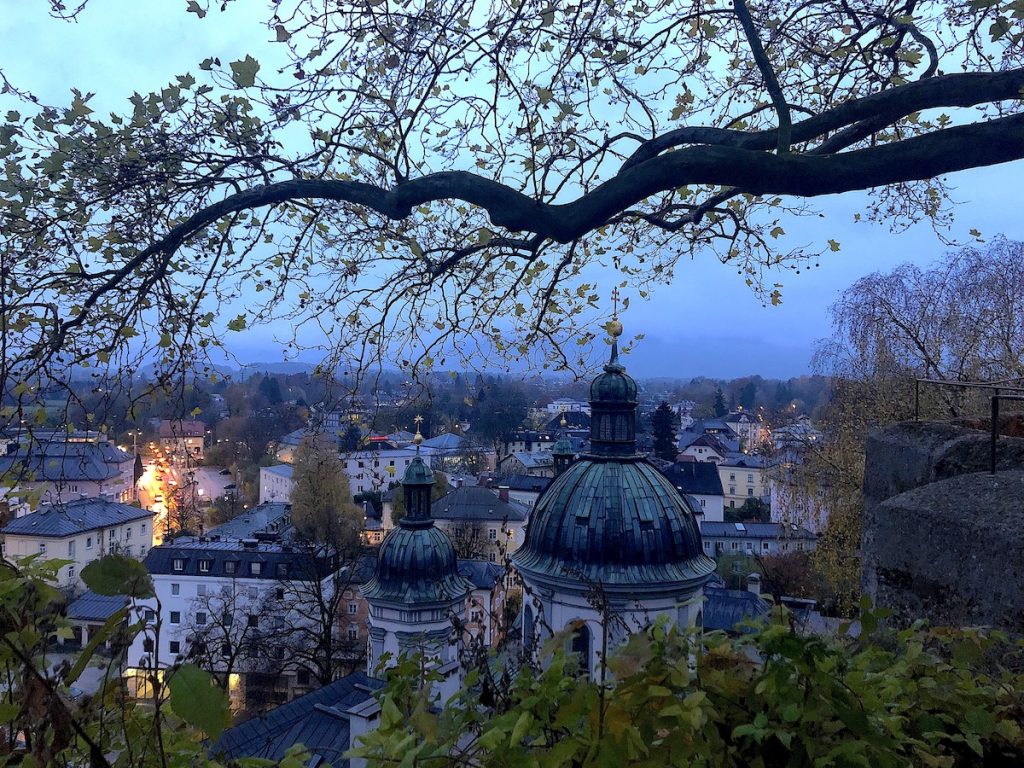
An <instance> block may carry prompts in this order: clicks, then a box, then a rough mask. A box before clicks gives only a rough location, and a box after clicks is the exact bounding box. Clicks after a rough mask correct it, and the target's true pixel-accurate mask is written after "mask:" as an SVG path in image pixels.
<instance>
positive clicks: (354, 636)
mask: <svg viewBox="0 0 1024 768" xmlns="http://www.w3.org/2000/svg"><path fill="white" fill-rule="evenodd" d="M348 639H349V640H358V639H359V630H358V629H356V628H355V627H349V628H348Z"/></svg>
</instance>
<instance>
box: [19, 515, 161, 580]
mask: <svg viewBox="0 0 1024 768" xmlns="http://www.w3.org/2000/svg"><path fill="white" fill-rule="evenodd" d="M0 535H2V536H3V551H4V555H5V556H6V557H7V558H9V559H17V558H21V557H27V556H29V555H35V554H39V555H41V556H42V559H44V560H55V559H59V560H70V561H71V562H70V563H69V564H67V565H65V566H63V567H62V568H61V569H60V570H59V571H58V572H57V586H58V587H61V588H64V589H69V590H71V591H73V592H79V591H81V590H83V589H84V588H85V584H84V583H83V582H82V579H81V573H82V569H83V568H84V567H85V566H86V565H88V564H89V563H91V562H92V561H93V560H95V559H97V558H99V557H102V556H103V555H106V554H109V553H112V552H118V553H120V554H123V555H128V556H130V557H135V558H138V559H140V560H141V559H142V558H144V557H145V556H146V554H147V553H148V552H149V550H150V548H151V547H152V546H153V512H152V511H150V510H148V509H141V508H140V507H132V506H129V505H127V504H121V503H118V502H115V501H110V500H109V499H76V500H75V501H69V502H67V503H66V504H52V505H48V506H44V507H41V508H40V509H38V510H37V511H35V512H32V513H31V514H28V515H25V516H24V517H19V518H17V519H15V520H12V521H11V522H10V523H8V524H7V525H6V526H4V528H3V529H2V530H0Z"/></svg>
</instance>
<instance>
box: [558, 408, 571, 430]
mask: <svg viewBox="0 0 1024 768" xmlns="http://www.w3.org/2000/svg"><path fill="white" fill-rule="evenodd" d="M558 423H559V424H560V425H561V426H562V429H565V428H566V427H567V426H569V422H568V421H566V420H565V408H563V409H562V420H561V421H560V422H558Z"/></svg>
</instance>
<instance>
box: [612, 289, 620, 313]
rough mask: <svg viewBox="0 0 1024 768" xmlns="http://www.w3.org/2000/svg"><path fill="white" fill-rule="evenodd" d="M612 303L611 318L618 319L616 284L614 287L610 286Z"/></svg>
mask: <svg viewBox="0 0 1024 768" xmlns="http://www.w3.org/2000/svg"><path fill="white" fill-rule="evenodd" d="M612 305H613V306H614V309H613V310H612V320H618V319H619V289H618V286H616V287H615V288H612Z"/></svg>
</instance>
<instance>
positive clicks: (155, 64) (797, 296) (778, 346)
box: [0, 0, 1024, 377]
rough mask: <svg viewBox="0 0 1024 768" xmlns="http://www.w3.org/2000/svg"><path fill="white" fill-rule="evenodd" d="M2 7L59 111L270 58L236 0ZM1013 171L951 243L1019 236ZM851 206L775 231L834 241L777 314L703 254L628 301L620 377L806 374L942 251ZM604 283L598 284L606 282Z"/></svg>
mask: <svg viewBox="0 0 1024 768" xmlns="http://www.w3.org/2000/svg"><path fill="white" fill-rule="evenodd" d="M4 5H5V7H4V13H3V14H0V39H2V40H3V41H4V50H3V53H2V54H0V67H2V68H3V69H4V71H5V73H6V74H7V76H8V78H9V79H10V80H11V81H12V82H13V83H14V84H15V85H20V86H24V87H26V88H29V89H31V90H33V91H34V92H36V93H38V94H39V95H40V96H41V97H43V99H44V100H46V101H51V102H64V101H67V99H68V98H69V89H70V88H71V87H78V88H80V89H81V90H83V91H94V92H96V94H97V96H96V97H95V99H94V100H93V101H92V102H91V104H92V106H93V107H94V108H97V109H100V110H104V111H110V110H116V111H123V110H125V109H127V104H126V101H125V99H126V98H127V97H128V96H129V95H131V93H132V92H133V91H139V92H142V93H145V92H148V91H149V90H152V89H155V88H159V87H161V86H163V85H165V84H167V83H168V82H169V81H170V80H171V79H172V78H173V76H174V75H177V74H182V73H184V72H187V71H192V72H196V71H197V69H198V68H197V64H198V62H199V61H201V60H202V59H204V58H206V57H207V56H219V57H220V58H221V60H222V61H232V60H234V59H238V58H241V57H242V56H243V55H244V54H245V53H252V54H253V55H255V56H257V58H259V59H260V60H261V62H262V63H263V67H264V70H265V71H266V70H267V69H268V68H269V67H270V66H272V60H273V57H274V56H275V54H276V51H275V48H276V47H275V46H271V45H269V44H268V43H267V42H265V41H267V40H268V39H269V36H270V34H269V32H268V31H267V30H266V29H265V28H264V27H262V25H261V24H260V19H262V18H264V15H265V13H266V3H265V2H263V0H239V2H236V3H233V4H231V5H230V6H229V9H228V12H227V13H224V14H221V13H218V12H217V11H216V10H214V11H212V12H211V13H210V16H209V17H207V18H206V19H205V20H199V19H197V18H196V17H195V16H194V15H193V14H187V13H185V12H184V8H185V5H186V3H185V0H92V2H91V3H90V5H89V6H88V7H87V9H86V10H85V12H84V13H83V14H82V15H81V17H80V19H79V21H78V22H74V23H66V22H61V21H57V20H54V19H51V18H50V17H49V16H48V15H47V13H46V8H47V6H48V4H47V3H46V2H44V1H43V0H23V1H22V2H18V3H5V4H4ZM1019 174H1020V164H1019V163H1018V164H1011V165H1004V166H997V167H993V168H984V169H978V170H975V171H968V172H964V173H960V174H957V175H955V176H953V177H950V179H949V180H950V182H951V183H952V184H953V186H954V187H955V191H954V198H955V199H957V200H958V201H960V202H961V203H962V204H961V205H960V206H959V209H958V211H957V217H956V223H955V224H954V229H953V231H952V235H953V236H955V237H956V238H958V239H959V240H960V241H963V242H967V241H970V240H971V238H970V237H969V235H968V234H967V233H968V230H969V229H971V228H972V227H974V228H977V229H979V230H981V232H982V233H983V235H984V236H986V237H989V236H992V235H995V234H997V233H1002V234H1005V235H1006V236H1007V237H1010V238H1012V239H1024V219H1022V217H1021V216H1020V215H1019V210H1020V209H1019V201H1018V199H1017V196H1016V195H1015V194H1014V192H1016V191H1017V190H1018V189H1019V187H1020V182H1019ZM864 199H865V196H863V195H861V194H847V195H840V196H831V197H827V198H820V199H818V200H816V201H812V203H813V204H814V206H815V207H817V208H818V209H819V210H820V211H821V212H822V213H824V214H825V216H824V217H823V218H817V217H811V218H808V217H802V218H794V219H791V220H784V221H782V222H781V223H782V225H783V226H784V228H785V229H786V232H787V236H786V237H787V238H788V239H787V241H786V242H787V244H789V245H792V246H796V245H802V244H808V245H820V244H823V243H825V241H826V240H827V239H829V238H834V239H835V240H838V241H840V242H841V243H842V250H841V251H840V252H839V253H835V254H828V255H827V256H825V257H823V258H822V260H821V267H820V268H816V269H812V270H810V271H803V272H802V273H801V274H800V275H795V274H793V273H792V272H790V271H786V272H784V273H783V274H781V275H780V276H779V278H778V279H779V281H780V282H782V283H783V284H784V289H783V303H782V304H781V305H780V306H778V307H762V306H761V302H760V300H759V299H758V298H757V297H756V296H755V295H754V294H753V293H752V292H751V291H750V290H749V289H748V288H747V287H746V286H745V285H744V283H743V279H742V278H741V277H739V276H738V275H737V274H736V271H735V269H730V268H729V267H726V266H722V265H721V264H719V263H718V262H717V260H716V259H715V258H714V257H711V256H708V257H706V258H698V259H696V260H695V261H693V262H690V263H687V264H685V265H681V266H680V267H679V268H678V269H677V271H676V274H677V276H676V279H675V281H674V283H673V284H672V285H668V286H661V287H660V288H658V289H656V290H655V292H654V293H653V295H652V297H651V299H650V300H649V301H647V302H641V301H640V300H638V299H637V298H636V297H634V299H633V304H632V306H631V307H630V309H629V312H628V314H627V316H626V317H625V318H624V320H625V323H626V335H627V337H628V336H629V335H630V334H631V333H640V332H642V333H644V334H645V335H646V338H645V340H644V341H643V342H642V343H641V344H639V345H638V347H637V349H636V350H635V352H634V353H633V354H632V355H631V356H630V360H629V361H628V365H629V367H630V371H631V372H633V373H634V374H636V375H640V376H680V377H688V376H695V375H707V376H715V377H718V376H721V377H732V376H741V375H745V374H753V373H758V374H761V375H763V376H791V375H799V374H801V373H805V372H808V371H809V364H810V358H811V355H812V352H813V348H814V342H815V340H817V339H820V338H823V337H825V336H827V335H828V333H829V324H828V323H829V321H828V307H829V305H830V304H831V303H832V302H833V301H834V300H835V299H836V298H837V297H838V296H840V295H841V294H842V292H843V290H844V289H846V288H847V287H848V286H849V285H850V284H851V283H852V282H853V281H854V280H856V279H857V278H859V277H861V276H863V275H866V274H869V273H871V272H875V271H879V270H882V271H886V270H889V269H891V268H892V267H893V266H895V265H896V264H899V263H901V262H904V261H913V262H916V263H919V264H926V263H928V262H930V261H931V260H933V259H934V258H936V257H937V256H939V255H941V254H942V253H943V251H944V250H946V249H945V247H944V246H943V245H942V243H941V242H940V241H939V240H938V238H937V237H936V236H935V234H934V233H933V232H932V230H931V228H930V227H929V226H927V225H917V226H914V227H912V228H910V229H909V230H908V231H906V232H903V233H900V234H891V233H889V232H888V231H887V229H886V228H885V227H882V226H878V225H874V224H854V222H853V216H854V213H855V212H857V211H860V210H863V201H864ZM613 280H614V275H609V276H608V281H609V284H610V283H611V281H613ZM263 333H265V334H266V333H267V332H266V331H264V332H263ZM269 340H270V339H269V334H268V335H265V336H262V337H261V336H258V335H256V334H255V333H254V334H249V335H248V336H247V337H243V338H242V339H240V340H239V342H238V343H237V344H236V345H234V349H235V352H236V354H237V355H238V357H239V359H241V360H242V361H260V362H262V361H270V360H273V359H281V358H280V356H276V357H275V356H273V355H271V353H269V352H268V341H269ZM598 354H600V353H599V352H598Z"/></svg>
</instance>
